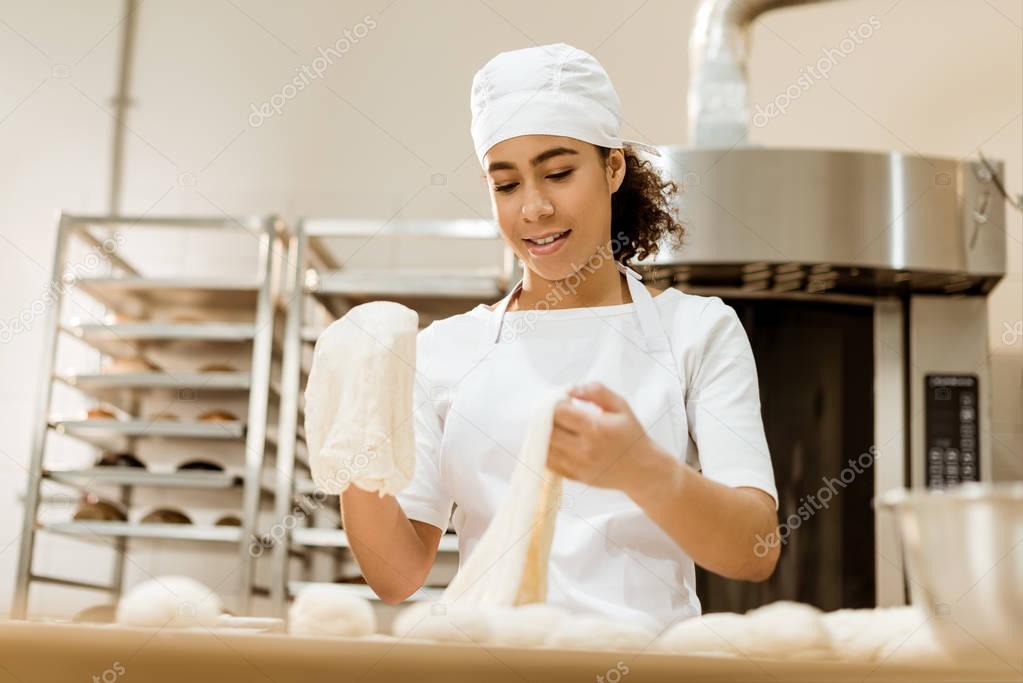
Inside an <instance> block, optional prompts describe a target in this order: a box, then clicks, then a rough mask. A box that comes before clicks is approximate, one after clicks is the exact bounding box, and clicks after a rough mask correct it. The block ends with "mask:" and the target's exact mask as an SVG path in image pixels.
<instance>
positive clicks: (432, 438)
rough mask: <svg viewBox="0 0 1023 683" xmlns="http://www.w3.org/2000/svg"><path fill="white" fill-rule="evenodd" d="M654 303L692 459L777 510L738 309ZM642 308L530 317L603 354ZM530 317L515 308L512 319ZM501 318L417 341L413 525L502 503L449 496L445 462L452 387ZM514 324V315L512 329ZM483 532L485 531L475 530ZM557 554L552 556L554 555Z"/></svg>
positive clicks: (668, 294)
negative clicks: (674, 370) (759, 493)
mask: <svg viewBox="0 0 1023 683" xmlns="http://www.w3.org/2000/svg"><path fill="white" fill-rule="evenodd" d="M653 301H654V303H655V305H656V306H657V309H658V312H659V314H660V319H661V324H662V325H663V327H664V329H665V332H666V333H667V336H668V339H669V342H670V345H671V354H672V356H673V358H674V360H675V362H676V363H677V367H678V369H679V375H680V377H681V378H682V383H683V387H682V389H683V391H684V400H685V406H686V418H687V422H688V432H689V438H688V441H687V446H686V449H687V450H686V458H685V459H686V461H687V462H689V463H691V464H694V465H696V464H697V463H698V465H699V467H700V469H701V471H702V473H703V475H704V476H706V477H708V478H710V479H713V480H715V481H718V482H720V483H722V484H725V485H728V486H733V487H738V486H749V487H754V488H758V489H761V490H763V491H765V492H767V493H768V494H770V495H771V497H772V498H774V500H775V508H777V505H778V502H777V501H778V495H777V491H776V488H775V482H774V472H773V469H772V466H771V458H770V454H769V452H768V447H767V442H766V439H765V437H764V428H763V422H762V419H761V415H760V394H759V389H758V386H757V372H756V366H755V363H754V359H753V353H752V349H751V348H750V344H749V340H748V338H747V336H746V333H745V330H744V329H743V327H742V325H741V324H740V322H739V319H738V317H737V316H736V314H735V311H734V310H733V309H732V308H731V307H730V306H728V305H726V304H725V303H724V302H723V301H722V300H721V299H720V298H718V297H705V296H698V295H693V294H686V293H684V292H682V291H681V290H678V289H674V288H670V289H667V290H665V291H663V292H662V293H660V294H658V295H657V296H655V297H654V298H653ZM634 305H635V304H631V303H629V304H618V305H613V306H600V307H593V308H572V309H553V310H547V311H539V312H537V311H529V312H528V313H529V314H530V315H531V316H532V322H531V324H532V325H533V327H534V328H535V329H542V327H541V326H543V325H545V324H553V323H556V325H557V326H556V328H553V327H552V328H549V329H550V330H554V329H556V334H564V335H566V336H571V337H574V338H585V339H587V340H588V342H589V343H588V348H592V349H594V350H595V352H596V350H598V349H603V350H605V351H606V349H607V348H608V347H610V348H615V347H616V346H620V345H621V344H623V338H627V337H630V336H631V337H634V336H635V335H636V334H637V331H636V329H635V327H636V326H635V322H634V321H635V315H634V310H633V307H634ZM525 313H526V312H518V311H516V312H510V313H508V314H507V315H508V316H509V317H513V316H515V315H516V314H523V315H524V314H525ZM495 315H496V313H495V312H494V311H491V310H490V309H489V308H488V307H487V306H485V305H483V304H480V305H479V306H477V307H476V308H474V309H472V310H470V311H468V312H466V313H463V314H460V315H455V316H452V317H450V318H445V319H444V320H438V321H436V322H434V323H432V324H431V325H430V326H429V327H427V328H426V329H424V330H422V331H421V332H420V333H419V335H418V338H417V353H416V363H417V368H416V370H417V381H416V388H415V393H416V396H415V432H416V471H415V475H414V477H413V480H412V482H411V483H410V485H409V486H408V487H407V488H406V489H405V490H404V491H402V492H401V493H400V494H398V496H397V499H398V501H399V503H400V504H401V506H402V509H403V510H404V511H405V513H406V515H408V517H409V518H410V519H414V520H419V521H422V522H426V523H428V524H431V525H433V526H437V527H439V528H441V529H446V528H447V526H448V520H449V518H450V517H451V511H452V506H453V504H454V503H458V504H459V507H460V508H468V509H479V508H480V507H484V508H490V509H493V508H494V507H496V506H494V505H486V506H480V505H474V504H473V503H474V501H473V500H472V497H473V496H478V495H482V494H483V490H482V489H479V488H469V487H464V488H466V490H459V491H453V490H448V486H446V485H445V478H444V477H443V476H442V463H441V441H442V438H443V431H444V424H445V420H446V418H447V415H448V411H449V408H450V405H451V398H452V396H451V394H450V390H449V389H448V387H457V386H458V384H459V381H460V380H461V379H462V378H463V377H465V376H466V374H467V373H468V372H470V371H471V370H472V369H473V365H474V364H475V363H476V362H477V361H478V360H479V358H480V357H481V356H482V355H483V354H485V353H486V351H487V349H488V348H490V347H491V346H492V344H493V342H494V340H493V339H492V338H491V335H492V333H493V329H494V328H493V327H492V326H491V323H492V321H493V317H494V316H495ZM508 323H509V319H508V318H506V320H505V324H508ZM539 336H542V335H539ZM531 338H532V335H530V334H524V335H522V336H521V337H519V338H518V340H517V342H516V343H521V344H527V345H528V344H530V340H531ZM526 352H527V353H528V349H527V351H526ZM626 400H628V397H626ZM488 502H489V501H488ZM456 521H457V520H456ZM462 526H466V525H464V524H463V525H462ZM469 526H474V525H469ZM475 528H480V527H479V525H475ZM667 538H668V537H667V536H666V535H665V539H667ZM475 540H478V539H463V538H461V537H460V538H459V545H460V547H462V548H466V547H468V548H472V547H473V546H474V545H475ZM666 542H667V541H666ZM599 545H600V544H594V546H595V547H599ZM555 555H556V553H555V552H554V551H553V550H552V557H553V556H555ZM590 559H592V562H591V563H590V564H589V566H591V567H592V568H593V571H600V569H601V568H602V567H605V566H609V565H608V563H607V562H605V561H604V560H606V558H602V557H596V556H595V557H592V558H590ZM690 562H691V560H690ZM552 570H553V568H552ZM691 571H692V570H691V568H690V570H689V571H688V572H684V573H686V574H689V575H690V576H691ZM689 581H690V577H686V579H685V582H686V583H689ZM687 588H688V590H689V591H690V592H691V593H692V594H693V595H692V598H691V604H692V605H694V606H695V607H694V609H695V610H696V613H697V614H698V613H699V602H698V600H696V598H695V585H693V586H688V587H687ZM690 616H691V614H690ZM669 621H670V620H669Z"/></svg>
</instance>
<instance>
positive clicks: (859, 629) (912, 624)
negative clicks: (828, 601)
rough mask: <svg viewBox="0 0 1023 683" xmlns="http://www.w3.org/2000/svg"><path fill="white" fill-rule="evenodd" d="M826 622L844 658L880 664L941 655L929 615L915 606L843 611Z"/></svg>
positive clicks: (830, 615) (834, 643) (837, 650)
mask: <svg viewBox="0 0 1023 683" xmlns="http://www.w3.org/2000/svg"><path fill="white" fill-rule="evenodd" d="M823 620H824V624H825V626H827V628H828V631H829V632H830V633H831V642H832V647H833V649H834V651H835V655H836V656H837V657H839V658H841V659H845V660H849V661H860V662H864V661H866V662H877V661H882V660H884V659H887V658H889V657H891V658H892V659H893V660H896V661H897V660H906V659H914V658H920V657H937V656H939V655H940V654H941V650H940V648H939V647H938V645H937V644H936V643H935V642H934V639H933V633H932V631H931V629H930V625H929V624H927V623H926V622H927V616H926V615H925V614H923V612H920V611H919V610H917V609H916V608H915V607H879V608H876V609H840V610H837V611H835V612H828V613H826V614H824V615H823Z"/></svg>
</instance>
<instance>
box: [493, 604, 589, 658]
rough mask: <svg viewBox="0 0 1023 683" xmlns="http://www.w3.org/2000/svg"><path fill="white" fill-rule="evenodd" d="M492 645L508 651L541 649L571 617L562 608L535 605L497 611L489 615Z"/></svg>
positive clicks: (498, 608) (504, 608) (501, 608)
mask: <svg viewBox="0 0 1023 683" xmlns="http://www.w3.org/2000/svg"><path fill="white" fill-rule="evenodd" d="M487 617H488V622H489V625H490V643H491V644H492V645H504V646H506V647H540V646H541V645H543V644H545V643H546V642H547V640H548V638H550V637H551V634H553V633H554V632H555V631H557V630H558V628H559V627H560V626H561V624H562V623H564V622H566V621H568V620H570V619H571V618H572V617H571V615H570V614H569V613H568V612H566V611H565V610H563V609H561V608H560V607H555V606H554V605H548V604H545V603H541V602H534V603H531V604H528V605H520V606H518V607H495V608H492V609H490V610H488V612H487Z"/></svg>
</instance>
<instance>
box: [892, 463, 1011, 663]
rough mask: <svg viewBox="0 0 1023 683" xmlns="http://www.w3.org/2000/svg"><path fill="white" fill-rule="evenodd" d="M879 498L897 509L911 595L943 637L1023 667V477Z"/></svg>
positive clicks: (954, 645)
mask: <svg viewBox="0 0 1023 683" xmlns="http://www.w3.org/2000/svg"><path fill="white" fill-rule="evenodd" d="M877 505H878V507H879V508H881V509H888V510H890V511H891V512H892V513H893V514H894V517H895V520H896V523H897V526H898V528H899V535H900V537H901V539H902V544H903V548H904V551H905V555H906V565H907V573H908V578H909V589H910V596H911V598H912V602H913V604H914V605H916V606H918V607H920V608H921V609H923V610H925V611H926V613H928V614H931V615H933V619H932V622H931V623H932V624H933V626H934V633H935V635H936V637H937V638H938V639H939V640H940V641H941V642H942V644H943V645H944V646H945V647H947V648H949V650H951V651H955V652H958V653H961V654H968V653H970V652H975V653H992V654H995V655H997V656H998V657H999V658H1000V659H1002V660H1003V661H1004V662H1005V663H1007V664H1009V665H1011V666H1013V667H1015V668H1020V667H1021V666H1023V482H1012V483H994V484H991V483H983V484H982V483H971V484H964V485H962V486H960V487H957V488H954V489H949V490H944V491H934V492H931V491H905V490H895V491H889V492H887V493H885V494H882V495H881V496H879V497H878V499H877Z"/></svg>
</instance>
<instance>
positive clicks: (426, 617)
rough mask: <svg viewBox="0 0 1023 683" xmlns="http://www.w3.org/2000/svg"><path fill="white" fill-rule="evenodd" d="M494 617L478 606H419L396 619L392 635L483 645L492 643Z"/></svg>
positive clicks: (431, 604)
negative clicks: (491, 627)
mask: <svg viewBox="0 0 1023 683" xmlns="http://www.w3.org/2000/svg"><path fill="white" fill-rule="evenodd" d="M490 622H491V618H490V614H489V611H488V610H486V609H479V608H477V607H476V606H472V605H470V606H466V607H462V606H459V605H448V604H445V603H442V602H417V603H415V604H414V605H412V606H411V607H406V608H405V609H403V610H402V611H401V612H399V613H398V616H396V617H395V618H394V623H393V624H392V625H391V631H392V633H394V635H395V636H397V637H399V638H411V639H414V640H436V641H441V642H452V643H477V644H483V643H487V642H489V641H490Z"/></svg>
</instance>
